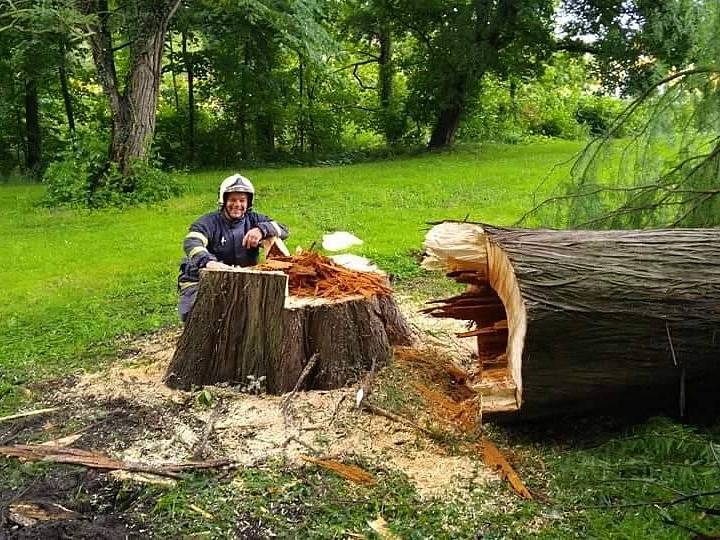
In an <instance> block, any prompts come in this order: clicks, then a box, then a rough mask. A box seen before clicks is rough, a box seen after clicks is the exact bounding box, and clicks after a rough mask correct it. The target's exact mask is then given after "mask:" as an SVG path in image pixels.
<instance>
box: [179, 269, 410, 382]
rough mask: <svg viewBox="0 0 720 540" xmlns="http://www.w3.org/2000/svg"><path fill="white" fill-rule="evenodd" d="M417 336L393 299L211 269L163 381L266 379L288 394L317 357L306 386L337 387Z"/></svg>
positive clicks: (267, 275)
mask: <svg viewBox="0 0 720 540" xmlns="http://www.w3.org/2000/svg"><path fill="white" fill-rule="evenodd" d="M412 340H413V336H412V333H411V331H410V329H409V327H408V325H407V323H406V322H405V319H404V318H403V316H402V314H401V313H400V311H399V309H398V307H397V304H396V303H395V301H394V299H393V298H392V296H389V295H382V296H372V297H369V298H366V297H363V296H351V297H347V298H342V299H339V300H324V299H316V298H298V297H293V296H288V294H287V276H286V275H285V274H283V273H281V272H272V271H271V272H268V271H255V270H247V269H244V270H242V271H222V270H218V271H205V272H203V274H202V277H201V280H200V285H199V289H198V297H197V301H196V303H195V307H194V309H193V311H192V313H191V315H190V317H189V319H188V321H187V323H186V326H185V330H184V332H183V334H182V336H181V337H180V340H179V342H178V345H177V349H176V351H175V354H174V356H173V358H172V361H171V363H170V366H169V367H168V370H167V372H166V374H165V382H166V384H168V386H171V387H173V388H182V389H187V388H190V387H191V386H193V385H198V386H200V385H206V384H216V383H220V382H227V383H230V384H233V385H240V386H244V385H247V384H248V383H249V382H251V380H252V378H254V379H255V380H258V379H259V378H260V377H264V378H265V379H264V386H265V389H266V390H267V391H268V392H269V393H273V394H282V393H284V392H288V391H290V390H292V389H293V387H294V386H295V384H296V382H297V381H298V378H299V376H300V374H301V372H302V370H303V368H304V367H305V365H306V364H307V363H308V361H309V360H310V358H311V357H312V356H313V355H315V354H317V358H316V360H315V366H314V367H313V368H312V370H311V372H310V373H309V375H308V376H307V377H306V378H305V380H304V382H303V385H302V387H301V388H302V389H332V388H339V387H341V386H344V385H346V384H349V383H352V382H354V381H355V380H357V379H358V378H359V377H360V375H361V374H362V373H363V372H365V371H366V370H368V369H370V368H371V366H372V365H373V364H375V365H376V366H381V365H383V364H384V363H386V362H387V361H388V360H389V358H390V356H391V353H392V349H391V347H392V346H393V345H408V344H410V343H411V342H412Z"/></svg>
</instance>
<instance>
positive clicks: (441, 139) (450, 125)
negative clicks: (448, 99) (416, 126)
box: [428, 102, 464, 150]
mask: <svg viewBox="0 0 720 540" xmlns="http://www.w3.org/2000/svg"><path fill="white" fill-rule="evenodd" d="M463 109H464V107H463V104H462V103H460V102H458V103H451V104H450V105H447V106H446V107H444V108H443V109H442V110H441V111H440V114H439V115H438V119H437V122H436V123H435V128H434V129H433V132H432V135H431V136H430V142H429V143H428V148H429V149H430V150H436V149H438V148H445V147H447V146H450V145H451V144H452V142H453V138H454V137H455V132H456V131H457V128H458V126H459V125H460V118H461V116H462V113H463Z"/></svg>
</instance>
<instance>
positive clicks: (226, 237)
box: [178, 174, 289, 322]
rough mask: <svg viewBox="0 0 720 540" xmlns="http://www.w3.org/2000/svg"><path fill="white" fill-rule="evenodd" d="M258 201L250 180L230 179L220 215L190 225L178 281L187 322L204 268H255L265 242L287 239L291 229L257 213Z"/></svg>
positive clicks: (237, 176) (182, 314)
mask: <svg viewBox="0 0 720 540" xmlns="http://www.w3.org/2000/svg"><path fill="white" fill-rule="evenodd" d="M254 198H255V188H254V187H253V185H252V182H250V180H248V179H247V178H245V177H244V176H241V175H240V174H234V175H232V176H229V177H227V178H226V179H225V180H223V181H222V183H221V184H220V188H219V189H218V211H217V212H211V213H209V214H205V215H204V216H201V217H200V218H198V219H197V220H196V221H195V222H194V223H193V224H192V225H190V231H189V232H188V233H187V235H186V236H185V239H184V241H183V250H184V251H185V257H184V258H183V260H182V262H181V264H180V276H179V277H178V290H179V292H180V300H179V303H178V312H179V314H180V319H181V320H182V321H183V322H185V321H186V320H187V318H188V316H189V315H190V312H191V311H192V307H193V304H194V303H195V298H196V296H197V290H198V281H199V280H200V270H201V269H202V268H223V267H225V266H254V265H256V264H257V263H258V257H259V255H260V244H261V242H262V240H265V239H267V238H270V237H273V236H277V237H279V238H280V239H283V240H284V239H285V238H287V236H288V234H289V233H288V230H287V227H285V226H284V225H282V224H280V223H278V222H277V221H273V220H272V219H270V218H269V217H268V216H265V215H263V214H259V213H257V212H255V211H253V200H254Z"/></svg>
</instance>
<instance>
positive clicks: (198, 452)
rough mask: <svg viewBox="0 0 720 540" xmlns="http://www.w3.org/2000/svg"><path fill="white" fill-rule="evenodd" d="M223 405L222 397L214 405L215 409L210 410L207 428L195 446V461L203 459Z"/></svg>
mask: <svg viewBox="0 0 720 540" xmlns="http://www.w3.org/2000/svg"><path fill="white" fill-rule="evenodd" d="M222 406H223V402H222V399H220V400H218V402H217V403H216V404H215V407H213V410H212V411H211V412H210V416H209V417H208V420H207V423H206V424H205V429H203V434H202V436H201V437H200V439H199V440H198V442H197V444H196V445H195V447H194V448H193V453H192V459H193V461H201V460H202V459H203V458H204V457H205V445H207V442H208V440H209V439H210V435H211V434H212V432H213V429H215V422H216V421H217V419H218V418H219V417H220V411H221V408H222Z"/></svg>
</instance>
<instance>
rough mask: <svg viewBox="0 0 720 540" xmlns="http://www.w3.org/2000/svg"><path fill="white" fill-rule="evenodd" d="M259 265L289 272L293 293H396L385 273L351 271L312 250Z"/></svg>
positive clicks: (326, 295) (334, 295)
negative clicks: (389, 284) (393, 291)
mask: <svg viewBox="0 0 720 540" xmlns="http://www.w3.org/2000/svg"><path fill="white" fill-rule="evenodd" d="M255 268H256V269H257V270H279V271H281V272H284V273H285V274H287V275H288V287H289V289H290V294H291V295H293V296H305V297H315V298H343V297H347V296H353V295H362V296H364V297H370V296H373V295H389V294H391V293H392V289H390V287H389V286H388V284H387V278H386V277H385V276H384V275H383V274H377V273H374V272H358V271H356V270H350V269H348V268H345V267H344V266H340V265H339V264H336V263H335V262H333V261H332V259H329V258H328V257H324V256H322V255H320V254H319V253H315V252H312V251H308V252H303V253H300V254H296V255H292V256H290V257H273V258H271V259H268V260H267V261H265V263H263V264H261V265H258V266H257V267H255Z"/></svg>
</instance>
